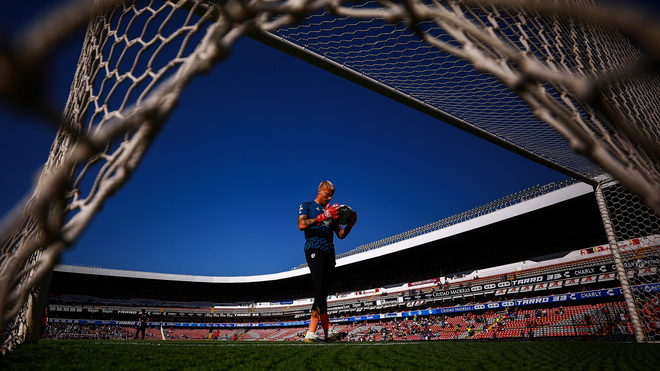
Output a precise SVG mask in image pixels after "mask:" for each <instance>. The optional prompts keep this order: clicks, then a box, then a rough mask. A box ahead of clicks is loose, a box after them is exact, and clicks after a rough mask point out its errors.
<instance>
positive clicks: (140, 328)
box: [135, 309, 149, 340]
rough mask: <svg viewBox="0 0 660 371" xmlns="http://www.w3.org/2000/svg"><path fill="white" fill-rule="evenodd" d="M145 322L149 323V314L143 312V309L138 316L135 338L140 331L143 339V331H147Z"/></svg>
mask: <svg viewBox="0 0 660 371" xmlns="http://www.w3.org/2000/svg"><path fill="white" fill-rule="evenodd" d="M147 323H149V316H147V314H146V313H145V312H144V309H142V310H141V311H140V317H139V318H138V325H137V331H135V339H137V338H138V335H139V334H140V332H142V340H144V333H145V332H146V331H147Z"/></svg>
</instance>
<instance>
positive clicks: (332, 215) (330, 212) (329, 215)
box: [316, 204, 339, 223]
mask: <svg viewBox="0 0 660 371" xmlns="http://www.w3.org/2000/svg"><path fill="white" fill-rule="evenodd" d="M338 209H339V204H334V205H332V206H330V205H328V206H326V207H325V210H323V212H322V213H321V214H319V216H317V217H316V220H318V221H319V223H321V222H323V221H324V220H327V219H337V218H338V217H339V215H338V214H337V210H338Z"/></svg>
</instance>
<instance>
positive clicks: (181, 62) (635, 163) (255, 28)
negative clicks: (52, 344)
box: [0, 0, 660, 349]
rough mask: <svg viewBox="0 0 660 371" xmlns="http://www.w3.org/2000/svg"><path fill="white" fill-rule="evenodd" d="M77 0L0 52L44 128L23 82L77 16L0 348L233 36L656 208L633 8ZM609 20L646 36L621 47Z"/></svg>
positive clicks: (652, 139) (578, 1) (24, 332)
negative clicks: (613, 184) (71, 70)
mask: <svg viewBox="0 0 660 371" xmlns="http://www.w3.org/2000/svg"><path fill="white" fill-rule="evenodd" d="M89 3H90V2H82V4H81V3H72V4H69V5H66V6H63V7H62V8H61V9H57V10H56V11H53V12H52V13H50V14H49V15H48V16H47V17H46V19H45V21H44V22H41V23H40V24H38V25H35V26H32V27H31V28H30V29H28V30H27V32H25V33H24V34H22V35H21V39H20V41H21V42H20V43H17V44H19V45H24V46H25V47H24V48H23V49H11V50H10V49H7V50H5V49H3V50H2V51H3V53H2V55H1V57H2V58H3V59H2V61H3V63H4V65H5V66H6V67H7V71H9V73H5V74H4V75H3V76H2V78H1V79H0V91H1V92H2V97H3V99H5V100H6V101H9V102H11V103H15V104H17V105H18V106H20V107H24V108H27V109H28V110H31V111H35V112H38V113H41V114H43V115H44V116H45V117H47V118H49V119H51V120H52V117H53V113H52V111H51V110H50V108H49V105H48V104H47V102H46V101H47V97H43V99H42V94H38V96H39V98H35V99H33V100H30V99H26V97H29V96H30V94H27V92H30V91H39V92H41V90H42V89H43V86H41V85H40V84H39V79H35V78H34V76H38V75H39V74H38V73H37V74H35V73H34V72H33V71H34V70H37V71H39V69H40V68H43V66H44V65H45V64H47V61H48V59H47V55H48V51H50V50H52V49H56V45H57V44H58V42H59V41H60V40H62V39H64V38H65V36H66V35H67V34H70V33H71V32H72V31H73V30H74V29H75V28H76V27H77V26H79V25H82V24H84V23H85V22H87V20H88V19H90V18H91V19H92V20H91V22H89V26H88V28H87V34H86V37H85V42H84V45H83V48H82V51H81V56H80V61H79V65H78V69H77V71H76V76H75V79H74V82H73V83H72V86H71V93H70V96H69V100H68V103H67V106H66V108H65V112H64V114H63V115H62V117H61V120H59V119H58V120H57V121H59V122H61V123H60V125H59V127H60V130H59V131H58V134H57V137H56V139H55V141H54V143H53V147H52V150H51V154H50V157H49V159H48V162H47V164H46V166H45V167H44V170H43V172H42V175H41V177H40V180H39V182H38V184H37V185H36V187H35V190H34V192H33V196H32V197H31V198H30V199H29V201H28V202H27V203H26V204H24V205H20V207H18V208H17V210H21V212H19V213H17V214H16V215H10V216H9V217H8V218H7V219H6V220H5V223H3V225H2V229H1V230H0V233H1V234H0V237H1V240H0V241H1V243H2V245H1V246H2V247H1V248H2V255H1V256H0V287H1V288H2V290H0V294H1V295H0V334H2V336H3V347H4V349H11V348H13V347H14V346H15V345H17V344H20V343H21V342H24V341H26V340H29V339H33V338H34V336H35V333H34V331H33V329H34V327H33V322H34V319H35V318H38V317H40V311H43V305H44V300H45V295H41V294H40V293H41V292H43V289H44V287H47V282H48V276H49V274H50V272H51V271H52V267H53V265H54V264H55V262H56V261H57V258H58V257H59V255H60V253H61V252H62V251H63V250H64V249H66V247H67V246H69V245H71V244H72V243H74V242H75V241H76V239H77V237H78V236H79V235H80V234H81V233H82V231H83V230H84V229H85V227H86V226H87V225H88V224H89V223H90V221H91V219H92V218H93V216H94V215H95V213H97V212H98V211H99V210H100V208H101V206H102V205H103V203H104V202H105V200H107V199H108V197H109V196H110V195H112V194H113V193H114V192H116V191H117V190H119V189H120V188H121V186H122V185H123V184H124V182H125V181H126V180H127V179H128V177H129V175H130V174H131V173H132V172H133V171H134V170H135V168H136V166H137V165H138V163H139V161H140V159H141V158H142V156H143V155H144V153H145V151H146V150H147V149H148V147H149V145H150V144H151V142H152V140H153V139H154V137H155V135H157V133H158V131H159V129H160V128H161V126H162V125H163V124H164V123H165V121H166V120H167V117H168V116H169V114H170V113H171V112H172V110H173V109H174V107H175V105H176V103H177V100H178V98H179V95H180V94H181V92H182V90H183V89H184V88H185V87H186V85H187V84H188V83H189V82H190V81H191V79H192V78H194V77H195V76H198V75H200V74H203V73H205V72H206V71H208V69H210V68H212V67H213V66H214V65H215V64H216V63H217V62H218V61H220V60H222V59H224V58H226V57H227V56H228V54H229V50H230V48H231V45H232V44H233V43H234V42H235V40H236V39H237V38H239V37H241V36H244V35H249V36H251V37H254V38H257V39H259V40H261V41H264V42H266V43H269V44H270V45H273V46H275V47H278V48H280V49H283V50H285V51H287V52H289V53H292V54H294V55H296V56H300V57H301V58H303V59H305V60H308V61H310V62H312V63H315V64H317V65H319V66H321V67H323V68H327V69H328V70H330V71H332V72H335V73H337V74H339V75H341V76H344V77H347V78H349V79H352V80H354V81H356V82H358V83H360V84H363V85H365V86H368V87H370V88H372V89H374V90H376V91H378V92H380V93H382V94H385V95H388V96H390V97H393V98H394V99H397V100H399V101H401V102H403V103H405V104H408V105H410V106H412V107H414V108H416V109H419V110H421V111H423V112H426V113H428V114H430V115H433V116H435V117H437V118H439V119H442V120H443V121H445V122H447V123H450V124H452V125H455V126H458V127H460V128H462V129H465V130H467V131H469V132H472V133H474V134H477V135H479V136H481V137H484V138H486V139H488V140H490V141H493V142H495V143H496V144H499V145H501V146H504V147H506V148H508V149H511V150H513V151H516V152H518V153H520V154H522V155H524V156H527V157H529V158H532V159H534V160H536V161H538V162H540V163H543V164H545V165H547V166H550V167H553V168H555V169H557V170H560V171H562V172H564V173H566V174H568V175H570V176H572V177H573V178H576V179H579V180H582V181H586V182H589V183H591V184H594V185H595V184H597V183H598V182H600V181H601V179H602V178H608V174H607V173H610V174H612V175H613V176H614V177H615V178H616V179H618V180H619V181H620V182H621V184H622V185H623V186H624V187H625V188H626V189H628V190H630V191H632V192H633V193H634V194H637V195H639V196H640V197H641V199H642V200H643V202H645V203H646V204H647V205H649V206H650V207H651V209H652V210H655V212H656V213H657V212H659V210H660V201H659V198H660V187H659V184H660V176H659V174H660V167H659V166H660V165H659V164H660V161H658V158H660V154H659V149H658V147H659V146H658V142H659V140H658V139H659V138H658V135H659V134H658V133H660V130H659V128H658V123H659V122H660V120H658V116H659V115H658V110H659V109H660V108H659V107H660V105H659V104H658V99H659V98H658V96H660V94H658V89H659V88H660V84H659V83H658V82H659V81H658V71H657V69H654V68H653V66H654V64H653V63H652V62H653V59H652V58H651V57H652V56H653V55H656V56H657V55H660V52H659V51H658V45H660V42H656V41H658V37H657V33H655V31H654V30H655V29H654V28H650V29H642V30H640V28H639V27H640V26H639V25H641V24H654V23H653V22H651V23H648V22H647V23H644V22H642V21H645V20H647V19H646V18H645V17H644V14H643V13H636V15H635V17H636V18H635V17H633V18H632V19H633V20H634V22H630V21H628V18H625V19H624V18H623V17H621V16H619V15H617V14H616V13H611V12H603V11H601V8H600V7H595V6H594V4H593V3H592V2H590V1H587V0H574V1H569V0H563V1H559V0H556V1H543V2H541V1H503V0H500V1H422V0H409V1H406V2H388V1H364V2H362V1H357V2H354V1H339V0H317V1H313V0H309V1H306V0H291V1H269V0H254V1H250V2H242V1H238V0H228V1H217V2H213V1H195V0H172V1H165V2H164V1H156V0H153V1H135V2H133V1H117V0H97V1H96V2H95V4H94V6H90V5H88V4H89ZM612 26H616V27H618V28H619V30H623V31H625V32H627V33H628V34H637V33H638V32H641V34H642V35H643V37H640V38H638V39H637V40H636V42H637V44H635V45H633V44H632V43H631V42H630V41H629V40H628V38H626V37H624V36H623V34H622V33H620V32H619V31H615V30H614V28H613V27H612ZM658 29H660V28H658ZM6 56H9V57H6ZM7 76H9V77H7ZM43 95H45V94H43ZM44 102H46V103H44ZM576 153H578V154H586V155H587V156H586V157H585V156H581V155H578V154H576Z"/></svg>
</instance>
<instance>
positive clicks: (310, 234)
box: [298, 201, 336, 253]
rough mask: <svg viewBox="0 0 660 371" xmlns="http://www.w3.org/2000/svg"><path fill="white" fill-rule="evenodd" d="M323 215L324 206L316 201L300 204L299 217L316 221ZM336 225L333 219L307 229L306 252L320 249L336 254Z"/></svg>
mask: <svg viewBox="0 0 660 371" xmlns="http://www.w3.org/2000/svg"><path fill="white" fill-rule="evenodd" d="M321 213H323V206H321V205H319V204H317V203H316V201H307V202H303V203H301V204H300V207H299V208H298V216H300V215H307V217H309V219H314V218H316V217H317V216H319V215H320V214H321ZM334 223H336V222H335V221H334V220H333V219H329V220H324V221H323V222H321V223H320V224H318V225H315V226H313V227H310V228H307V229H305V231H304V232H305V250H309V249H320V250H323V251H329V252H332V253H334V251H335V244H334V242H333V240H334V234H333V231H334V227H335V225H334Z"/></svg>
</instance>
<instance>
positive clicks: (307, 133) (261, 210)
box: [0, 9, 567, 276]
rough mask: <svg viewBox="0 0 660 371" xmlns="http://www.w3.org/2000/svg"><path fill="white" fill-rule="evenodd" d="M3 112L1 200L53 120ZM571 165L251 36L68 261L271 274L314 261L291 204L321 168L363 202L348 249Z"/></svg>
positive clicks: (35, 161) (30, 163)
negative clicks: (543, 160) (456, 124)
mask: <svg viewBox="0 0 660 371" xmlns="http://www.w3.org/2000/svg"><path fill="white" fill-rule="evenodd" d="M17 12H19V13H21V12H24V10H20V9H19V10H17ZM4 17H5V16H3V18H4ZM16 19H20V17H16ZM2 21H3V22H5V21H6V20H5V19H2ZM4 24H5V25H7V24H9V25H10V27H11V26H12V22H8V23H7V22H5V23H4ZM79 42H80V40H79V38H78V39H76V40H73V41H72V42H71V43H70V44H69V45H67V46H66V47H65V48H63V52H62V53H60V54H59V55H58V56H56V59H55V60H54V63H53V66H52V68H53V72H55V74H56V78H55V79H54V81H53V85H52V92H53V94H54V96H55V97H56V99H57V101H58V102H57V103H58V104H59V105H60V106H63V105H64V103H65V100H66V97H67V94H68V89H69V86H70V81H71V78H72V76H73V72H74V69H75V65H76V61H77V51H78V49H79ZM0 125H1V127H2V129H1V130H2V133H3V134H2V135H1V136H0V174H2V175H3V176H2V179H3V182H2V183H3V184H2V187H1V189H2V192H1V193H0V212H1V213H3V214H4V213H6V212H7V211H8V210H9V209H10V208H11V207H12V206H13V205H15V204H16V203H17V202H18V200H19V199H20V198H21V197H23V196H24V195H25V194H26V192H28V191H29V189H30V187H31V185H32V180H33V179H34V176H35V174H37V172H38V170H39V168H40V166H41V165H43V163H45V161H46V159H47V156H48V152H49V149H50V146H51V143H52V140H53V138H54V135H55V131H54V130H53V129H52V128H49V127H47V126H46V125H45V124H44V122H43V121H41V120H39V119H38V118H35V117H30V116H29V115H24V114H18V113H17V112H15V111H13V110H12V109H10V108H9V107H7V106H6V105H4V104H2V105H0ZM566 178H567V177H566V176H565V175H563V174H560V173H557V172H555V171H553V170H550V169H547V168H545V167H543V166H541V165H538V164H536V163H534V162H531V161H529V160H527V159H524V158H522V157H520V156H518V155H516V154H513V153H510V152H508V151H506V150H504V149H501V148H499V147H497V146H495V145H493V144H490V143H488V142H486V141H484V140H482V139H479V138H476V137H474V136H471V135H469V134H467V133H464V132H462V131H460V130H458V129H456V128H453V127H451V126H450V125H447V124H445V123H443V122H440V121H438V120H436V119H433V118H431V117H428V116H426V115H424V114H422V113H419V112H417V111H414V110H412V109H410V108H408V107H406V106H404V105H402V104H399V103H397V102H394V101H392V100H390V99H388V98H385V97H382V96H380V95H378V94H376V93H373V92H371V91H370V90H367V89H365V88H362V87H360V86H358V85H356V84H354V83H351V82H349V81H346V80H343V79H342V78H339V77H336V76H334V75H332V74H330V73H328V72H325V71H323V70H320V69H318V68H316V67H314V66H311V65H308V64H306V63H305V62H301V61H298V60H297V59H294V58H292V57H289V56H288V55H286V54H283V53H281V52H279V51H277V50H274V49H271V48H269V47H268V46H264V45H262V44H259V43H258V42H255V41H252V40H250V39H246V38H244V39H241V40H240V41H239V42H238V44H237V45H236V46H235V48H234V50H233V53H232V55H231V56H230V58H229V59H228V60H227V61H225V62H224V63H222V64H219V65H217V66H216V67H215V68H214V69H213V71H211V72H210V73H209V74H208V75H205V76H201V77H199V78H197V79H196V80H194V82H193V83H192V84H191V86H189V87H188V88H187V89H186V91H185V93H184V95H183V97H182V98H181V102H180V104H179V106H178V108H177V109H176V111H175V113H174V115H173V116H172V117H171V119H170V120H169V122H168V123H167V125H166V126H165V128H164V129H163V131H162V132H161V133H160V134H159V136H158V138H157V140H156V142H155V143H154V145H153V146H152V147H151V149H150V150H149V152H148V153H147V155H146V157H145V158H144V160H143V162H142V164H141V165H140V166H139V168H138V169H137V171H136V173H135V174H134V175H133V176H132V178H131V179H130V181H129V182H128V183H127V184H126V185H125V186H124V187H123V188H122V189H121V190H120V191H119V192H118V193H117V194H116V195H115V196H113V197H112V198H111V199H109V200H108V202H107V203H106V205H105V206H104V208H103V210H102V211H101V212H100V213H99V214H98V215H97V216H96V217H95V219H94V221H93V222H92V224H91V225H90V226H89V228H88V229H87V230H86V231H85V233H84V234H83V236H82V238H80V239H79V240H78V241H77V243H76V244H75V245H74V246H73V247H72V248H71V249H70V250H68V251H67V252H66V253H65V254H64V255H63V257H62V263H64V264H83V265H90V266H100V267H104V268H114V269H128V270H143V271H150V272H160V273H180V274H193V275H210V276H216V275H217V276H240V275H253V274H267V273H275V272H280V271H285V270H289V269H291V268H293V267H295V266H298V265H299V264H302V263H304V255H303V252H302V248H303V234H302V232H300V231H298V229H297V225H296V218H297V208H298V205H299V204H300V202H302V201H308V200H312V199H314V198H315V196H316V187H317V186H318V184H319V182H321V181H322V180H324V179H329V180H331V181H333V182H334V183H335V185H336V186H337V191H336V193H335V197H334V199H333V201H335V202H338V203H345V204H348V205H350V206H352V207H353V208H354V209H355V210H356V211H357V212H358V216H359V220H358V223H357V225H356V226H355V228H354V230H353V232H352V233H351V235H350V236H349V237H348V238H347V239H345V240H337V241H336V248H337V253H342V252H346V251H349V250H351V249H353V248H355V247H357V246H359V245H363V244H366V243H370V242H373V241H376V240H378V239H381V238H385V237H388V236H391V235H394V234H397V233H401V232H404V231H407V230H410V229H413V228H416V227H419V226H422V225H424V224H428V223H432V222H434V221H437V220H440V219H442V218H445V217H447V216H451V215H454V214H457V213H460V212H462V211H465V210H468V209H470V208H473V207H475V206H479V205H482V204H484V203H487V202H490V201H492V200H494V199H496V198H499V197H503V196H506V195H508V194H511V193H514V192H517V191H519V190H522V189H525V188H528V187H531V186H534V185H537V184H547V183H550V182H553V181H559V180H563V179H566Z"/></svg>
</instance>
